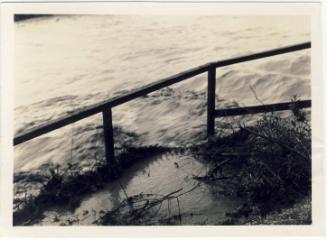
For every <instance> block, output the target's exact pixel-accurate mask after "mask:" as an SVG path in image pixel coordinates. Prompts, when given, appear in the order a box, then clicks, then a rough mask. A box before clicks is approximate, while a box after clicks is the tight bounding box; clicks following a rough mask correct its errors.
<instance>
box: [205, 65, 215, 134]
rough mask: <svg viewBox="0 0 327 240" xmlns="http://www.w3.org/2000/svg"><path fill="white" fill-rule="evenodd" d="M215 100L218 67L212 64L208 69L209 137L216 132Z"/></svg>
mask: <svg viewBox="0 0 327 240" xmlns="http://www.w3.org/2000/svg"><path fill="white" fill-rule="evenodd" d="M215 101H216V68H215V67H214V66H210V68H209V70H208V104H207V138H208V140H209V139H210V138H211V137H212V136H213V135H214V132H215Z"/></svg>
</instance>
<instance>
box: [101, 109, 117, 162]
mask: <svg viewBox="0 0 327 240" xmlns="http://www.w3.org/2000/svg"><path fill="white" fill-rule="evenodd" d="M102 117H103V135H104V146H105V156H106V161H107V164H108V166H113V165H115V164H116V159H115V149H114V134H113V128H112V112H111V108H109V109H105V110H103V111H102Z"/></svg>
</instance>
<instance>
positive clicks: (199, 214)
mask: <svg viewBox="0 0 327 240" xmlns="http://www.w3.org/2000/svg"><path fill="white" fill-rule="evenodd" d="M13 21H14V51H15V55H14V139H13V148H14V176H13V181H14V185H13V186H14V190H13V209H12V214H13V225H14V226H90V225H93V226H103V225H104V226H117V225H118V226H144V225H146V226H167V225H182V226H184V225H194V226H198V225H209V226H226V225H233V226H235V225H238V226H240V225H311V224H312V177H311V176H312V170H311V166H312V147H311V146H312V137H311V136H312V134H311V95H312V94H311V86H312V85H311V20H310V16H305V15H303V16H301V15H289V16H287V15H285V16H281V15H279V16H276V15H194V16H192V15H176V14H175V15H164V14H163V15H132V14H93V15H87V14H15V15H14V19H13Z"/></svg>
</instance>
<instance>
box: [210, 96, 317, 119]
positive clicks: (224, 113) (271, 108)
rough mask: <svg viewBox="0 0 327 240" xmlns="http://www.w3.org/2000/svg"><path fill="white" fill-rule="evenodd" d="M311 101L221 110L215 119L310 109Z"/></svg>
mask: <svg viewBox="0 0 327 240" xmlns="http://www.w3.org/2000/svg"><path fill="white" fill-rule="evenodd" d="M310 107H311V100H302V101H294V102H284V103H275V104H265V105H260V106H249V107H239V108H229V109H220V110H216V111H215V117H216V118H217V117H230V116H237V115H246V114H255V113H265V112H276V111H285V110H291V109H296V108H310Z"/></svg>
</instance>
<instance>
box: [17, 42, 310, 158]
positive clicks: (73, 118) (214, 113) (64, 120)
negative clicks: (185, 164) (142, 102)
mask: <svg viewBox="0 0 327 240" xmlns="http://www.w3.org/2000/svg"><path fill="white" fill-rule="evenodd" d="M310 47H311V43H310V42H306V43H301V44H296V45H292V46H288V47H283V48H278V49H273V50H269V51H264V52H259V53H254V54H250V55H246V56H241V57H235V58H231V59H226V60H221V61H217V62H210V63H207V64H204V65H201V66H198V67H196V68H192V69H190V70H187V71H185V72H182V73H179V74H176V75H173V76H171V77H168V78H164V79H161V80H159V81H156V82H153V83H150V84H148V85H145V86H143V87H140V88H137V89H135V90H132V91H130V92H128V93H126V94H123V95H121V96H117V97H113V98H110V99H108V100H106V101H103V102H100V103H97V104H94V105H91V106H88V107H86V108H83V109H80V110H76V111H74V112H73V113H70V114H67V115H66V116H64V117H61V118H58V119H55V120H52V121H49V122H47V123H45V124H42V125H40V126H37V127H33V128H31V129H28V130H26V131H23V132H21V133H18V134H17V135H16V136H15V137H14V139H13V144H14V145H18V144H21V143H23V142H26V141H29V140H31V139H33V138H36V137H38V136H41V135H43V134H46V133H49V132H51V131H54V130H56V129H58V128H61V127H64V126H66V125H69V124H72V123H74V122H77V121H79V120H82V119H84V118H87V117H90V116H92V115H94V114H97V113H100V112H102V116H103V128H104V139H105V152H106V159H107V161H108V163H110V164H114V163H115V154H114V139H113V127H112V108H113V107H116V106H118V105H121V104H124V103H126V102H128V101H131V100H133V99H135V98H138V97H142V96H145V95H147V94H149V93H152V92H154V91H157V90H159V89H161V88H164V87H168V86H170V85H172V84H175V83H178V82H181V81H183V80H186V79H189V78H191V77H194V76H197V75H199V74H202V73H205V72H207V73H208V94H207V95H208V96H207V98H208V99H207V101H208V103H207V135H208V138H209V137H210V136H212V135H213V134H214V121H215V118H216V117H221V116H231V115H240V114H249V113H259V112H265V111H279V110H287V109H291V103H280V104H272V105H264V106H252V107H245V108H235V109H233V108H232V109H224V110H216V109H215V99H216V68H218V67H224V66H229V65H232V64H236V63H242V62H247V61H253V60H256V59H261V58H266V57H271V56H275V55H280V54H285V53H289V52H295V51H299V50H304V49H308V48H310ZM297 103H298V105H297V106H298V107H299V108H304V107H310V106H311V101H310V100H306V101H298V102H297Z"/></svg>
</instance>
